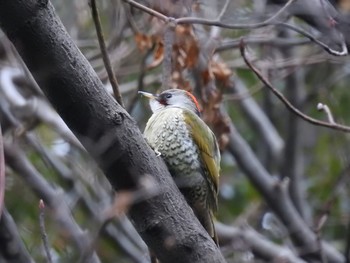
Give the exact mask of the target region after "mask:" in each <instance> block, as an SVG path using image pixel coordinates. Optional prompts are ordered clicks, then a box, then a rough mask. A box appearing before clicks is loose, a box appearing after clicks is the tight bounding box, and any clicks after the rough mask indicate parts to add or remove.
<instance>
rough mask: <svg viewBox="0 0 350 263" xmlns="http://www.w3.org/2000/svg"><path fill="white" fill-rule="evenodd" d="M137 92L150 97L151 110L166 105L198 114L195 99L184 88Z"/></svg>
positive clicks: (165, 106)
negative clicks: (156, 91)
mask: <svg viewBox="0 0 350 263" xmlns="http://www.w3.org/2000/svg"><path fill="white" fill-rule="evenodd" d="M139 94H142V95H143V96H145V97H147V98H149V99H150V106H151V109H152V111H153V112H157V111H160V110H162V109H165V108H168V107H177V108H182V109H187V110H190V111H193V112H194V113H196V114H197V115H199V114H200V108H199V104H198V101H197V99H196V98H195V97H194V96H193V95H192V94H191V93H190V92H188V91H185V90H180V89H169V90H165V91H163V92H162V93H160V94H152V93H148V92H144V91H139Z"/></svg>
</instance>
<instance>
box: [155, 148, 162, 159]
mask: <svg viewBox="0 0 350 263" xmlns="http://www.w3.org/2000/svg"><path fill="white" fill-rule="evenodd" d="M154 152H155V153H156V156H157V157H159V156H161V155H162V153H161V152H160V151H158V150H157V149H155V150H154Z"/></svg>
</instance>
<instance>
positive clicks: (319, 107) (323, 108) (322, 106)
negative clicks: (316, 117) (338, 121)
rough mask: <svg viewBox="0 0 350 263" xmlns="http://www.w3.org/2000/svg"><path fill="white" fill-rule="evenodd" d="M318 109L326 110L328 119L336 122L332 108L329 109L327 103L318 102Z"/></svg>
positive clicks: (330, 121)
mask: <svg viewBox="0 0 350 263" xmlns="http://www.w3.org/2000/svg"><path fill="white" fill-rule="evenodd" d="M317 110H319V111H324V112H325V113H326V115H327V119H328V122H329V123H332V124H335V121H334V118H333V114H332V112H331V110H330V109H329V107H328V106H327V105H326V104H322V103H318V104H317Z"/></svg>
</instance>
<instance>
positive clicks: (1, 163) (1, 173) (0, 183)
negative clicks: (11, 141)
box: [0, 125, 5, 219]
mask: <svg viewBox="0 0 350 263" xmlns="http://www.w3.org/2000/svg"><path fill="white" fill-rule="evenodd" d="M3 140H4V138H3V137H2V132H1V125H0V219H1V215H2V210H3V208H4V196H5V160H4V144H3Z"/></svg>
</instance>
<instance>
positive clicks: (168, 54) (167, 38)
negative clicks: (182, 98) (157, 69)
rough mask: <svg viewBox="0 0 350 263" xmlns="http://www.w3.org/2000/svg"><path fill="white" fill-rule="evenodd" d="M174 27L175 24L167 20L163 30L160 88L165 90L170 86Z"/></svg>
mask: <svg viewBox="0 0 350 263" xmlns="http://www.w3.org/2000/svg"><path fill="white" fill-rule="evenodd" d="M175 27H176V25H175V24H173V23H172V22H171V21H169V22H168V23H167V25H166V27H165V31H164V38H163V39H164V41H163V43H164V59H163V80H162V82H163V83H162V90H167V89H169V88H170V86H171V74H172V54H173V44H174V40H175Z"/></svg>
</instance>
